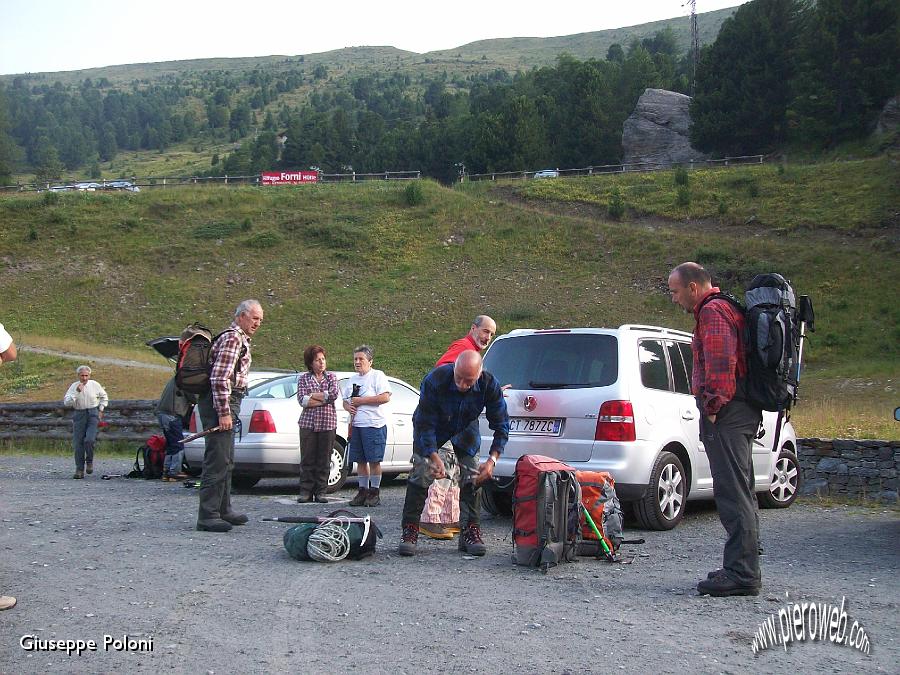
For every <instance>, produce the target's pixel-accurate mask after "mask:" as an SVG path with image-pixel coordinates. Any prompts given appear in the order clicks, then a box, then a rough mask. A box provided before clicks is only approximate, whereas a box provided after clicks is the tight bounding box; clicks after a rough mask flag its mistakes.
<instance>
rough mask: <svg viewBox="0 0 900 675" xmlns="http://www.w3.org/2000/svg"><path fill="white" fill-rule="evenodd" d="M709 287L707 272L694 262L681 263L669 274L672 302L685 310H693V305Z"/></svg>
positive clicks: (710, 284)
mask: <svg viewBox="0 0 900 675" xmlns="http://www.w3.org/2000/svg"><path fill="white" fill-rule="evenodd" d="M711 288H712V279H711V277H710V276H709V272H707V271H706V270H705V269H703V267H701V266H700V265H698V264H697V263H695V262H686V263H681V264H680V265H679V266H678V267H676V268H675V269H673V270H672V272H671V273H670V274H669V292H670V293H671V295H672V302H674V303H675V304H676V305H678V306H679V307H681V308H682V309H683V310H684V311H685V312H693V311H694V307H696V306H697V303H698V302H700V300H701V298H703V296H704V295H706V294H707V293H708V292H709V291H710V289H711Z"/></svg>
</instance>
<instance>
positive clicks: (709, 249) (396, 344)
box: [0, 160, 900, 436]
mask: <svg viewBox="0 0 900 675" xmlns="http://www.w3.org/2000/svg"><path fill="white" fill-rule="evenodd" d="M808 171H814V169H807V168H801V167H797V168H790V169H789V170H788V171H786V172H784V173H780V172H778V170H777V169H770V168H769V167H763V168H761V169H746V168H744V169H730V170H722V171H710V172H697V173H696V174H692V175H691V176H690V190H691V195H692V196H691V201H690V205H691V206H690V207H688V210H687V211H681V210H679V209H682V207H680V206H678V205H677V199H678V195H677V189H676V186H675V184H674V180H673V175H672V174H671V173H660V174H654V175H653V179H652V181H650V180H649V179H647V178H646V177H642V176H624V177H591V178H578V179H562V180H557V181H546V182H535V181H531V182H529V183H523V182H519V183H508V184H497V183H494V184H488V183H483V184H467V185H465V186H462V188H461V189H455V190H450V189H445V188H442V187H440V186H438V185H437V184H434V183H431V182H424V183H421V188H422V197H423V199H422V202H421V203H420V204H418V205H415V206H410V205H409V203H408V201H409V200H407V198H406V194H405V190H406V189H407V186H408V184H399V183H377V184H373V183H369V184H343V185H306V186H299V187H296V188H292V187H285V188H268V189H254V188H216V187H209V188H177V189H172V188H170V189H165V190H164V189H156V190H145V191H144V192H141V193H140V194H100V193H85V194H53V193H45V194H42V195H16V196H5V197H2V198H0V222H2V223H4V225H3V228H2V234H0V284H2V287H3V289H4V293H3V296H2V298H0V317H2V319H0V320H2V322H3V323H4V324H5V325H6V327H7V328H8V329H9V330H10V331H11V332H12V333H13V335H15V336H22V335H26V336H28V342H29V343H31V344H41V343H42V341H45V340H47V339H49V338H54V339H56V340H62V341H64V342H66V343H70V344H71V345H72V346H71V351H74V352H78V353H96V354H97V355H98V356H99V355H102V353H103V352H104V351H105V350H106V349H107V348H109V347H116V348H119V349H120V350H121V349H124V350H125V352H127V353H130V354H143V358H144V359H145V360H147V359H149V360H151V361H153V360H155V361H156V362H161V360H160V359H159V358H158V357H154V356H153V355H152V354H150V353H149V349H147V348H146V347H143V343H144V341H145V340H147V339H148V338H152V337H156V336H158V335H162V334H172V333H177V332H178V331H180V330H181V328H183V327H184V325H186V324H187V323H189V322H191V321H194V320H201V321H204V322H206V323H207V324H208V325H210V326H212V327H214V328H220V327H222V326H224V325H225V324H226V323H227V321H228V319H229V315H230V312H231V311H232V309H233V307H234V305H235V304H236V303H237V302H238V301H239V300H241V299H243V298H246V297H257V298H259V299H260V300H261V301H262V303H263V306H264V308H265V312H266V317H265V322H264V324H263V327H262V329H261V330H260V332H259V334H258V336H257V338H256V339H255V341H254V342H255V349H254V360H255V362H256V363H257V364H258V365H260V366H270V367H283V368H289V367H302V350H303V348H304V347H305V346H306V345H308V344H310V343H311V342H320V343H322V344H324V345H325V346H326V348H327V349H328V350H329V352H330V354H331V358H330V366H331V367H333V368H336V369H340V368H349V367H350V365H351V359H350V356H351V354H350V352H351V349H352V348H353V346H354V345H356V344H359V343H361V342H369V343H371V344H373V345H374V346H375V350H376V367H379V368H382V369H384V370H386V371H388V372H390V373H392V374H395V375H398V376H400V377H403V378H404V379H406V380H408V381H410V382H412V383H417V382H418V380H419V379H420V378H421V376H422V375H423V374H424V373H425V372H426V371H427V369H428V368H429V366H430V365H431V364H432V363H433V361H434V359H435V358H436V356H437V355H439V354H440V353H441V352H442V351H443V349H444V348H445V347H446V345H447V344H448V343H449V341H450V340H452V339H455V338H456V337H458V336H459V335H461V334H462V333H463V332H464V331H465V330H466V329H467V327H468V325H469V324H470V323H471V319H472V317H473V316H474V315H475V314H478V313H481V312H486V313H489V314H491V315H492V316H494V318H496V319H497V321H498V323H499V325H500V330H501V332H505V331H508V330H511V329H513V328H517V327H526V326H530V327H548V326H585V325H589V326H604V325H605V326H609V325H619V324H621V323H626V322H643V323H655V324H664V325H671V326H675V327H680V328H685V329H689V328H690V325H691V322H690V320H689V317H687V316H686V315H684V314H683V313H681V312H680V310H678V309H677V308H676V307H675V306H674V305H672V304H671V302H670V301H669V299H668V297H667V294H666V292H665V279H666V276H667V273H668V271H669V269H671V267H673V266H674V265H675V264H677V263H679V262H682V261H683V260H687V259H695V260H699V261H701V262H703V263H705V264H707V265H708V266H709V267H710V268H711V269H712V270H713V271H714V272H715V273H716V275H717V277H719V278H721V279H722V280H723V283H724V284H725V285H726V286H730V287H733V286H735V285H737V284H739V283H741V282H743V281H745V280H747V279H748V278H749V275H752V273H754V272H756V271H758V270H778V271H781V272H782V273H783V274H785V275H786V276H788V277H789V278H791V279H792V280H793V281H794V283H795V286H796V288H797V290H798V292H800V293H807V294H809V295H811V296H812V297H813V299H814V301H815V303H816V309H817V314H818V323H819V330H818V332H817V333H816V334H815V335H814V337H813V339H812V341H811V343H810V346H809V349H808V352H807V354H808V356H809V361H808V363H809V366H810V368H809V370H808V371H807V378H806V379H807V382H806V383H805V384H804V386H805V387H806V389H805V391H806V392H808V393H810V394H813V393H815V396H816V400H817V401H818V403H817V406H818V408H815V410H818V411H819V412H816V413H815V415H816V418H815V419H813V420H810V421H809V422H808V423H807V429H805V430H804V429H802V428H801V429H800V431H801V433H807V434H811V433H822V434H823V435H824V434H829V433H830V432H831V433H836V434H837V435H872V434H875V435H882V436H883V435H887V434H893V435H896V434H897V432H896V431H893V427H892V426H891V425H892V424H893V422H891V423H890V424H885V423H884V421H883V420H882V418H884V419H889V418H890V412H889V410H887V409H886V408H887V406H888V405H891V408H892V407H893V405H896V404H895V403H894V404H893V405H892V404H890V401H891V400H893V399H895V398H896V393H895V389H894V387H895V384H896V377H897V375H898V374H900V372H898V371H900V368H898V359H897V349H898V344H900V311H898V310H897V309H896V303H895V301H894V300H893V296H894V295H895V293H894V292H891V291H889V289H896V288H898V285H900V284H898V282H900V278H898V277H900V270H898V265H897V263H896V260H897V220H896V218H897V212H898V205H897V196H896V191H895V190H893V189H892V187H891V186H892V185H896V178H897V170H896V168H895V167H894V166H893V165H892V164H890V163H888V162H887V161H886V160H871V161H866V162H858V163H848V164H840V165H838V164H835V165H828V166H823V167H821V168H820V169H818V172H819V173H818V175H819V176H821V177H822V178H821V180H813V179H810V176H809V174H808V173H807V172H808ZM814 175H815V174H814ZM832 175H833V177H832V178H829V179H828V180H827V181H826V180H825V176H832ZM635 180H640V181H642V183H641V184H644V183H647V184H648V185H651V187H643V188H641V189H640V190H637V191H635V190H634V189H633V188H632V187H630V186H631V182H632V181H635ZM746 181H751V182H755V183H756V184H757V185H758V187H757V189H756V190H755V191H754V193H755V194H756V196H755V197H753V198H747V197H744V196H742V192H741V191H742V190H743V189H745V188H740V187H736V188H735V189H734V193H733V194H732V193H731V192H728V191H726V190H724V189H723V187H722V186H723V185H727V184H734V185H738V186H740V185H743V184H744V182H746ZM614 183H615V184H616V185H617V186H618V188H619V190H620V191H621V193H622V194H625V195H628V197H627V200H626V201H627V203H628V206H629V208H630V209H634V210H636V211H629V212H628V213H627V215H626V217H625V218H624V219H623V220H622V221H620V222H619V221H614V220H611V219H609V218H608V217H607V215H606V204H605V203H604V199H605V198H604V196H603V195H604V194H608V191H609V189H610V188H611V186H612V185H613V184H614ZM825 184H827V185H829V186H831V187H830V188H829V189H830V190H833V191H835V192H836V194H834V195H832V201H833V202H834V203H835V204H839V205H841V208H831V209H824V210H823V209H822V208H821V202H822V199H823V197H824V195H825V191H823V189H822V187H821V186H822V185H825ZM712 193H715V194H716V195H717V196H716V197H715V198H713V197H712V196H711V194H712ZM637 194H640V195H641V199H638V198H637V197H636V196H634V195H637ZM814 195H818V198H813V196H814ZM717 200H718V201H717ZM413 201H415V200H413ZM723 201H724V202H725V203H726V212H725V214H719V213H718V206H717V207H716V212H715V213H712V214H710V213H709V212H708V209H707V207H706V206H703V205H705V204H708V203H711V204H719V203H721V202H723ZM691 208H696V209H697V211H696V212H693V211H691V210H690V209H691ZM748 209H749V210H752V212H753V214H756V217H755V218H750V217H749V216H745V213H748V212H749V211H748ZM748 221H749V222H748ZM20 340H21V338H20ZM57 344H58V343H57ZM51 346H52V345H51ZM90 349H93V350H95V352H85V351H84V350H90ZM72 365H73V364H71V363H65V362H59V360H57V359H54V358H52V357H37V356H34V355H29V354H24V355H23V358H22V364H20V365H18V366H16V367H5V368H3V369H0V396H3V397H4V398H8V397H11V396H14V397H16V398H20V399H21V398H45V397H46V395H45V392H47V391H52V390H54V387H55V388H57V389H59V392H60V395H61V391H62V389H61V387H62V386H63V385H64V384H67V383H68V382H70V381H72V379H73V377H72V372H71V367H72ZM101 372H102V371H101ZM108 372H112V371H108ZM160 377H161V376H158V375H147V374H146V373H144V372H143V371H138V370H137V369H134V371H133V373H132V377H131V378H130V380H129V379H128V378H127V377H125V378H121V380H119V381H120V382H121V383H120V384H117V388H120V389H119V390H113V391H111V395H112V396H113V397H115V398H128V397H153V396H156V395H157V394H158V391H159V386H160ZM98 378H99V374H98ZM116 378H119V375H116ZM13 380H15V383H14V382H13ZM101 381H103V380H102V379H101ZM867 383H871V384H867ZM885 388H887V389H885ZM857 389H861V390H862V391H863V392H865V396H863V397H862V398H861V397H860V396H859V395H858V394H857V393H856V390H857ZM37 392H41V393H42V395H36V393H37ZM860 402H861V403H860ZM829 405H830V406H831V408H832V409H837V410H838V411H839V412H840V413H841V415H843V416H840V415H839V416H838V417H834V416H833V415H832V414H831V413H829V412H828V410H829V409H828V408H827V406H829ZM854 405H855V406H856V408H858V409H859V410H857V409H856V408H852V406H854ZM806 409H807V410H808V411H810V412H812V411H813V406H807V407H806ZM800 410H803V409H802V408H801V409H800ZM800 414H801V413H800V411H798V419H800V417H799V415H800ZM848 415H849V417H848ZM851 427H854V428H851ZM832 429H834V430H835V431H833V432H832V431H831V430H832Z"/></svg>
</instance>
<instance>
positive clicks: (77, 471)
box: [72, 469, 84, 478]
mask: <svg viewBox="0 0 900 675" xmlns="http://www.w3.org/2000/svg"><path fill="white" fill-rule="evenodd" d="M72 478H84V471H82V470H81V469H75V475H74V476H72Z"/></svg>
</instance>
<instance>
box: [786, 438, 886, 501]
mask: <svg viewBox="0 0 900 675" xmlns="http://www.w3.org/2000/svg"><path fill="white" fill-rule="evenodd" d="M797 442H798V443H799V445H800V449H799V453H798V456H797V458H798V459H799V461H800V467H801V469H802V471H803V487H802V488H801V494H804V495H821V496H825V495H834V496H841V497H860V498H869V499H877V500H879V501H881V502H883V503H885V504H896V503H897V502H898V488H900V478H898V476H900V441H877V440H864V441H853V440H844V439H833V440H832V439H824V438H799V439H797Z"/></svg>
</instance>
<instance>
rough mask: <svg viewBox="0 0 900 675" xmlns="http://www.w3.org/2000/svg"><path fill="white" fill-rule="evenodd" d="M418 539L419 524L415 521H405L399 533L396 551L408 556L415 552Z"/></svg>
mask: <svg viewBox="0 0 900 675" xmlns="http://www.w3.org/2000/svg"><path fill="white" fill-rule="evenodd" d="M418 541H419V526H418V525H416V524H415V523H406V525H404V526H403V534H402V535H400V546H398V547H397V553H399V554H400V555H405V556H410V555H415V554H416V543H418Z"/></svg>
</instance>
